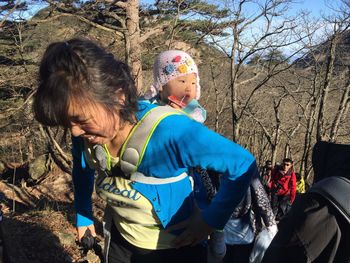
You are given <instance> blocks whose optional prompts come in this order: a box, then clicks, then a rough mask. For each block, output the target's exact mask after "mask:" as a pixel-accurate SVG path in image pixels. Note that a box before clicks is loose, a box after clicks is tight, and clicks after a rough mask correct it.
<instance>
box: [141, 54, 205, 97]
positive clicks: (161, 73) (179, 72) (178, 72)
mask: <svg viewBox="0 0 350 263" xmlns="http://www.w3.org/2000/svg"><path fill="white" fill-rule="evenodd" d="M191 73H196V75H197V90H196V99H197V100H198V99H199V97H200V93H201V86H200V85H199V76H198V68H197V65H196V63H195V62H194V61H193V59H192V58H191V56H190V55H189V54H187V53H186V52H184V51H180V50H168V51H164V52H162V53H160V54H159V55H158V56H157V57H156V59H155V61H154V65H153V85H152V86H151V87H150V89H149V90H148V91H147V92H146V94H145V98H146V99H150V98H153V97H155V96H156V95H157V94H158V93H159V91H161V90H162V88H163V86H164V85H165V84H167V83H168V82H169V81H170V80H172V79H174V78H177V77H180V76H184V75H187V74H191Z"/></svg>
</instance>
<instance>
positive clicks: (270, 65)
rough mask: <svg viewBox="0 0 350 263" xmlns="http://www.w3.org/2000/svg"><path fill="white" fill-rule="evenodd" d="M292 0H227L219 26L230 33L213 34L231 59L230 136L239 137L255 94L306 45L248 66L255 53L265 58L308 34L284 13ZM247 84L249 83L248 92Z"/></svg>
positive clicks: (288, 66) (237, 138)
mask: <svg viewBox="0 0 350 263" xmlns="http://www.w3.org/2000/svg"><path fill="white" fill-rule="evenodd" d="M291 3H292V1H289V0H285V1H280V0H278V1H275V0H272V1H250V0H239V1H232V2H230V3H227V2H226V8H227V9H228V10H230V17H229V18H228V19H227V20H226V21H225V22H223V23H222V24H221V25H220V26H221V27H222V28H225V30H226V32H230V33H229V36H228V37H227V38H226V39H222V38H221V39H217V38H215V37H213V36H211V43H212V44H214V45H216V46H217V47H219V48H220V49H221V50H222V52H224V53H225V54H226V56H227V58H228V59H229V61H230V75H229V78H230V84H229V91H230V109H231V118H232V134H231V136H232V139H233V140H234V141H239V140H240V136H239V135H240V129H241V122H242V119H243V117H244V114H245V110H246V109H247V108H248V107H249V104H250V103H251V99H252V98H253V96H254V94H255V93H256V92H257V91H258V90H260V89H263V88H264V87H266V84H267V83H268V82H269V81H271V80H272V79H273V78H274V77H275V76H277V75H278V74H280V73H282V72H284V71H286V70H288V69H289V68H290V67H291V66H292V64H291V63H288V61H289V60H290V59H291V58H292V57H293V56H294V55H295V54H297V53H298V52H300V51H301V50H302V49H303V47H301V48H299V49H296V50H295V51H293V52H292V53H291V54H288V55H287V56H285V57H283V58H282V60H273V59H272V58H274V57H271V58H270V59H265V61H264V63H261V64H259V63H258V64H256V65H254V67H250V69H248V68H247V66H246V64H247V63H248V62H249V61H250V60H251V59H252V58H253V57H254V56H258V58H259V57H260V58H262V57H264V56H265V57H266V55H267V54H269V53H270V54H278V53H279V50H280V49H281V48H285V47H288V46H291V45H293V44H296V43H298V42H300V41H301V40H302V39H303V38H305V37H306V35H298V34H296V28H297V23H296V20H295V18H291V17H284V16H283V14H284V13H285V12H286V10H287V9H288V6H289V5H290V4H291ZM248 4H249V5H250V6H252V5H255V7H256V12H255V13H253V14H251V15H250V14H246V13H245V12H246V11H244V7H245V6H246V5H248ZM277 20H278V21H277ZM258 25H259V26H258ZM255 26H256V27H257V28H259V29H260V30H255V31H253V33H252V34H250V33H248V32H252V28H254V27H255ZM249 34H250V35H249ZM248 35H249V36H248ZM223 43H226V45H224V44H223ZM228 46H230V48H229V49H228ZM267 57H268V56H267ZM258 60H259V59H258ZM247 70H249V71H250V72H252V74H250V75H249V76H247V74H245V72H246V71H247ZM247 86H249V87H250V88H249V92H247V90H248V89H247V88H246V87H247ZM243 89H244V90H245V91H243Z"/></svg>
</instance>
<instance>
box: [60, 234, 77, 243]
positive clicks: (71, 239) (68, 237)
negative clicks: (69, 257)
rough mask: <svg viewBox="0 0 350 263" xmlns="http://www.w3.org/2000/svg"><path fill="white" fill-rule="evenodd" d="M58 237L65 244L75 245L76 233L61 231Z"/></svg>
mask: <svg viewBox="0 0 350 263" xmlns="http://www.w3.org/2000/svg"><path fill="white" fill-rule="evenodd" d="M57 237H58V239H59V240H60V243H61V244H62V245H63V246H74V245H75V235H74V234H73V233H66V232H59V233H58V234H57Z"/></svg>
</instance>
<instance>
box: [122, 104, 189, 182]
mask: <svg viewBox="0 0 350 263" xmlns="http://www.w3.org/2000/svg"><path fill="white" fill-rule="evenodd" d="M174 114H182V113H181V111H179V110H177V109H174V108H171V107H169V106H158V107H155V108H152V109H151V110H149V111H148V112H147V113H146V114H145V115H144V116H143V118H142V119H141V120H140V121H139V122H138V123H137V124H136V126H135V127H134V128H133V130H132V131H131V135H130V137H129V138H128V140H127V141H126V142H125V145H124V146H123V149H122V154H121V159H120V167H121V169H122V171H123V172H124V173H125V174H126V175H129V176H130V175H131V174H132V173H134V172H136V171H137V167H138V166H139V164H140V163H141V161H142V158H143V155H144V153H145V150H146V147H147V144H148V141H149V140H150V138H151V136H152V134H153V132H154V130H155V129H156V127H157V126H158V124H159V123H160V122H161V121H162V120H163V119H164V118H166V117H167V116H170V115H174Z"/></svg>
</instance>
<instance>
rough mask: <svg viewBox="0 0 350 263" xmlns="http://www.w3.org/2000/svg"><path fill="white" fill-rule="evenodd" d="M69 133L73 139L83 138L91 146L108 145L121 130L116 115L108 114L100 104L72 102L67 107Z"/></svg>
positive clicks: (118, 117) (117, 115)
mask: <svg viewBox="0 0 350 263" xmlns="http://www.w3.org/2000/svg"><path fill="white" fill-rule="evenodd" d="M68 115H69V119H70V124H71V125H70V131H71V133H72V135H73V136H74V137H78V136H80V137H83V138H84V139H86V140H87V141H89V142H90V143H92V144H108V143H110V142H111V141H112V140H113V139H114V138H116V136H117V135H118V133H119V130H120V129H121V125H120V123H121V122H120V120H121V119H120V116H119V114H118V113H115V112H114V113H111V112H108V111H107V110H106V109H105V108H104V107H102V105H100V104H84V105H81V103H80V104H79V103H77V102H74V101H72V102H71V103H70V104H69V107H68Z"/></svg>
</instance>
